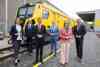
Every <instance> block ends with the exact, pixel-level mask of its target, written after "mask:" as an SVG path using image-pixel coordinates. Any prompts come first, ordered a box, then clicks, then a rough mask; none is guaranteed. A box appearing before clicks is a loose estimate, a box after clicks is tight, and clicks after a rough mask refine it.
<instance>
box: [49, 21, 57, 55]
mask: <svg viewBox="0 0 100 67" xmlns="http://www.w3.org/2000/svg"><path fill="white" fill-rule="evenodd" d="M48 32H49V34H50V36H51V41H50V42H51V54H52V53H55V56H56V50H57V40H58V36H59V30H58V26H57V24H56V22H52V25H51V27H50V29H49V31H48Z"/></svg>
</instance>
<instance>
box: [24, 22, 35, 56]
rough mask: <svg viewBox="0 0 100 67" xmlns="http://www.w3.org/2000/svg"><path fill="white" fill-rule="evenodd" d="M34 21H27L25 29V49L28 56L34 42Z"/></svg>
mask: <svg viewBox="0 0 100 67" xmlns="http://www.w3.org/2000/svg"><path fill="white" fill-rule="evenodd" d="M34 24H35V21H32V20H29V22H28V24H27V25H26V27H25V36H26V38H27V49H28V52H29V55H31V53H32V45H33V41H34V42H35V40H36V28H35V25H34Z"/></svg>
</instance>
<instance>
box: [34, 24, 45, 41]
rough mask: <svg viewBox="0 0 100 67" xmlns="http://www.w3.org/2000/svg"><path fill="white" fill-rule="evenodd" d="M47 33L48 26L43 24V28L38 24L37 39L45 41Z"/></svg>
mask: <svg viewBox="0 0 100 67" xmlns="http://www.w3.org/2000/svg"><path fill="white" fill-rule="evenodd" d="M45 34H46V28H45V26H44V25H41V29H39V28H38V24H37V25H36V37H37V40H40V41H44V38H45ZM38 35H41V36H42V37H39V36H38Z"/></svg>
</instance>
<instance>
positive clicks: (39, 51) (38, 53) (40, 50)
mask: <svg viewBox="0 0 100 67" xmlns="http://www.w3.org/2000/svg"><path fill="white" fill-rule="evenodd" d="M39 61H40V62H43V41H38V43H37V46H36V63H37V62H39Z"/></svg>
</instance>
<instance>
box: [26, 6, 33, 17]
mask: <svg viewBox="0 0 100 67" xmlns="http://www.w3.org/2000/svg"><path fill="white" fill-rule="evenodd" d="M33 10H34V7H28V11H27V16H28V17H30V16H32V13H33Z"/></svg>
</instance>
